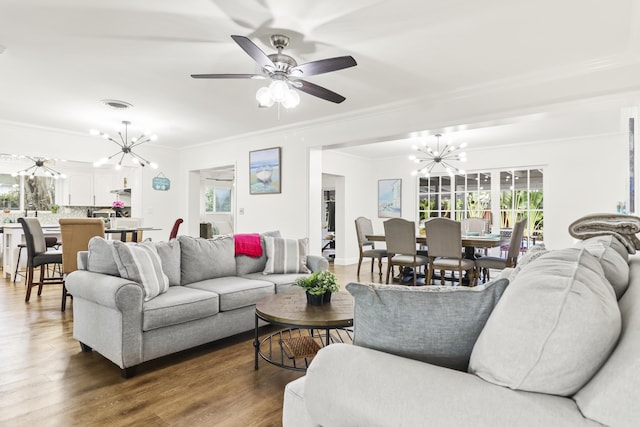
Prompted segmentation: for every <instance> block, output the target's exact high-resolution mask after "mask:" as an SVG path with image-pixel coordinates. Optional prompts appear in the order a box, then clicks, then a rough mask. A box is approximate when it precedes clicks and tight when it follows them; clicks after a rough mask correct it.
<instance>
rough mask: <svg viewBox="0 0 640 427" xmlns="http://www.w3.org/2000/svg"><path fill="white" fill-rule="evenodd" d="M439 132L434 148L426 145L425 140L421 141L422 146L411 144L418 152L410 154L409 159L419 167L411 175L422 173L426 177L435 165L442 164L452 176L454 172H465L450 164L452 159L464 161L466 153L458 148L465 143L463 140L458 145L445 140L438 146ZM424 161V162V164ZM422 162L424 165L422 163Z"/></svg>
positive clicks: (462, 173) (461, 173) (463, 173)
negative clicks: (442, 145) (442, 144)
mask: <svg viewBox="0 0 640 427" xmlns="http://www.w3.org/2000/svg"><path fill="white" fill-rule="evenodd" d="M441 136H442V135H441V134H436V135H435V137H436V146H435V150H434V149H432V148H431V147H429V146H428V145H427V141H422V146H418V145H413V146H412V148H413V149H414V150H416V151H418V154H417V155H415V154H412V155H410V156H409V160H412V161H414V162H415V163H417V164H419V165H420V169H418V170H415V171H413V172H412V173H411V174H412V175H418V174H420V175H423V176H425V177H428V176H430V175H431V171H432V170H433V169H434V168H435V167H436V165H440V166H442V168H444V170H445V171H446V172H447V173H448V174H449V176H453V175H454V174H459V175H465V174H466V172H465V171H464V170H462V169H460V168H457V167H455V166H454V165H453V164H451V162H452V161H459V162H466V161H467V154H466V153H465V152H464V151H463V152H459V151H458V150H460V149H462V148H464V147H466V146H467V143H466V142H464V143H462V144H460V145H459V146H457V147H456V146H455V145H453V144H451V143H450V142H448V141H447V142H446V143H445V144H444V147H440V137H441ZM425 163H426V164H425ZM423 164H424V165H423Z"/></svg>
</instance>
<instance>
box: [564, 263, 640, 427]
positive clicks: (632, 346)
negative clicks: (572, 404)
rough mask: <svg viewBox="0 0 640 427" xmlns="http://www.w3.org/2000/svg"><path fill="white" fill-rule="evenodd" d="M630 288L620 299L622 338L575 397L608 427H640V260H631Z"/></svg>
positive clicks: (586, 411) (584, 410)
mask: <svg viewBox="0 0 640 427" xmlns="http://www.w3.org/2000/svg"><path fill="white" fill-rule="evenodd" d="M629 282H630V284H629V288H628V289H627V292H625V294H624V295H623V296H622V298H620V301H619V307H620V313H621V314H622V334H621V335H620V339H619V341H618V344H617V345H616V348H615V350H614V351H613V353H612V354H611V356H610V357H609V359H608V360H607V363H605V364H604V366H603V367H602V368H601V369H600V370H599V371H598V373H597V374H595V375H594V377H593V378H592V379H591V381H589V382H588V383H587V384H586V385H585V386H584V387H583V388H581V389H580V391H578V393H576V394H575V395H574V396H573V399H574V400H575V401H576V402H577V404H578V407H579V408H580V411H581V412H582V414H584V416H585V417H587V418H589V419H592V420H595V421H597V422H599V423H601V424H602V425H607V426H634V425H637V423H638V407H637V406H636V405H637V396H636V393H637V391H638V390H640V357H638V356H639V355H640V310H639V309H638V304H639V303H640V257H638V256H634V257H630V259H629Z"/></svg>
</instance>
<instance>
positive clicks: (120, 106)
mask: <svg viewBox="0 0 640 427" xmlns="http://www.w3.org/2000/svg"><path fill="white" fill-rule="evenodd" d="M100 102H102V103H103V104H104V105H106V106H107V107H110V108H113V109H115V110H126V109H127V108H132V107H133V105H131V104H129V103H128V102H125V101H118V100H116V99H103V100H102V101H100Z"/></svg>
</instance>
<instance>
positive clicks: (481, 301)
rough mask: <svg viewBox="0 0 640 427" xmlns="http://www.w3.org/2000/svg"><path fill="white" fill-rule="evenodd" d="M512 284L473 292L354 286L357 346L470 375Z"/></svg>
mask: <svg viewBox="0 0 640 427" xmlns="http://www.w3.org/2000/svg"><path fill="white" fill-rule="evenodd" d="M508 284H509V281H508V280H507V279H500V280H496V281H491V282H489V283H486V284H484V285H481V286H476V287H473V288H468V287H463V286H460V287H458V286H456V287H452V286H424V287H407V286H400V285H375V284H367V285H365V284H361V283H349V284H348V285H347V290H348V291H349V292H350V293H351V294H352V295H353V298H354V301H355V307H354V333H355V335H354V340H353V343H354V344H355V345H359V346H362V347H368V348H372V349H375V350H380V351H384V352H387V353H392V354H397V355H399V356H403V357H408V358H411V359H416V360H421V361H423V362H427V363H431V364H434V365H439V366H444V367H447V368H451V369H457V370H461V371H466V370H467V366H468V364H469V357H470V356H471V350H472V349H473V345H474V344H475V342H476V339H477V338H478V335H479V334H480V331H482V328H483V326H484V324H485V322H486V321H487V319H488V318H489V315H490V314H491V311H492V310H493V307H494V306H495V305H496V303H497V302H498V300H499V299H500V297H501V296H502V293H503V292H504V290H505V288H506V287H507V285H508Z"/></svg>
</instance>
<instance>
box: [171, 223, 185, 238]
mask: <svg viewBox="0 0 640 427" xmlns="http://www.w3.org/2000/svg"><path fill="white" fill-rule="evenodd" d="M183 222H184V220H183V219H182V218H178V219H176V222H174V223H173V228H172V229H171V233H169V240H171V239H175V238H176V237H178V229H179V228H180V224H182V223H183Z"/></svg>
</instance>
